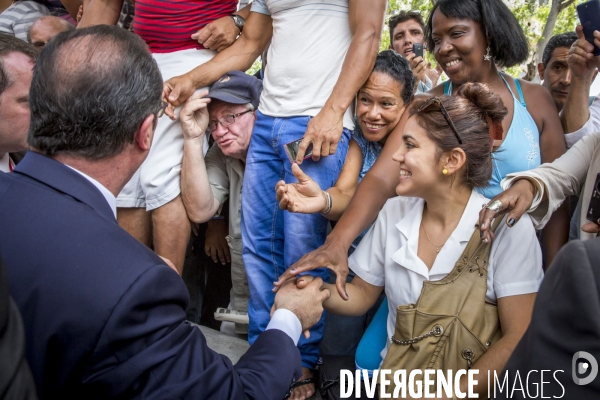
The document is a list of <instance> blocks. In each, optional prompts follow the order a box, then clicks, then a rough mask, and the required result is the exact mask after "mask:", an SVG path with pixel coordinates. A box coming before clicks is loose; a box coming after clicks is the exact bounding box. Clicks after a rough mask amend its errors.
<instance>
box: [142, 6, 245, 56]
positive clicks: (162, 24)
mask: <svg viewBox="0 0 600 400" xmlns="http://www.w3.org/2000/svg"><path fill="white" fill-rule="evenodd" d="M237 4H238V0H137V1H136V2H135V18H134V20H133V31H134V32H135V33H137V34H138V35H139V36H141V37H142V39H144V40H145V41H146V43H147V44H148V46H149V47H150V50H151V51H152V52H153V53H172V52H174V51H179V50H187V49H203V48H204V47H202V45H200V44H199V43H198V42H197V41H195V40H193V39H192V38H191V36H192V34H194V33H196V32H197V31H198V29H201V28H202V27H204V26H205V25H207V24H208V23H210V22H212V21H214V20H216V19H219V18H222V17H225V16H228V15H230V14H232V13H233V12H235V11H236V7H237Z"/></svg>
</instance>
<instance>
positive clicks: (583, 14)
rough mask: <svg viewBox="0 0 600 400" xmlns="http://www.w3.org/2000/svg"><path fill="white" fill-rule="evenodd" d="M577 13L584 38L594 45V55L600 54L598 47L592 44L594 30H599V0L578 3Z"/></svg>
mask: <svg viewBox="0 0 600 400" xmlns="http://www.w3.org/2000/svg"><path fill="white" fill-rule="evenodd" d="M577 15H578V16H579V22H580V23H581V26H582V27H583V34H584V35H585V40H587V41H588V42H590V43H591V44H592V45H594V55H595V56H600V47H598V46H596V45H595V44H594V31H600V1H598V0H592V1H586V2H585V3H582V4H579V5H578V6H577Z"/></svg>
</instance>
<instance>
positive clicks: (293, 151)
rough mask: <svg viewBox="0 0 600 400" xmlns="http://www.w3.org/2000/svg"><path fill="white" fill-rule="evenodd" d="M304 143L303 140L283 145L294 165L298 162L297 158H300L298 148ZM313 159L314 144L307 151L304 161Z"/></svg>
mask: <svg viewBox="0 0 600 400" xmlns="http://www.w3.org/2000/svg"><path fill="white" fill-rule="evenodd" d="M301 142H302V138H300V139H297V140H294V141H293V142H289V143H286V144H284V145H283V148H284V150H285V153H286V154H287V156H288V158H289V159H290V162H291V163H292V164H293V163H295V162H296V157H297V156H298V147H300V143H301ZM311 157H312V143H311V144H310V145H309V146H308V149H306V154H305V155H304V159H305V160H306V159H307V158H311Z"/></svg>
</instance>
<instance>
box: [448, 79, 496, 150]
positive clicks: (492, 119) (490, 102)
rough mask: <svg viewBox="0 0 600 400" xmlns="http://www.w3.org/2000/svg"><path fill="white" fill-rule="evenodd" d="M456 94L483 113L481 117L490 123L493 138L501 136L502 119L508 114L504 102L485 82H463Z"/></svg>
mask: <svg viewBox="0 0 600 400" xmlns="http://www.w3.org/2000/svg"><path fill="white" fill-rule="evenodd" d="M456 94H457V95H458V96H460V97H463V98H465V99H466V100H468V101H470V102H471V103H473V104H474V105H475V107H477V108H478V109H479V110H480V112H482V113H483V118H484V119H485V120H486V123H487V124H488V125H490V129H491V128H494V130H495V131H496V132H495V134H494V132H492V131H490V135H491V136H492V137H493V138H495V139H501V138H502V131H503V129H502V120H503V119H504V117H505V116H506V114H508V110H507V109H506V107H505V106H504V102H503V101H502V99H501V98H500V96H498V95H497V94H496V93H494V92H492V90H491V89H490V87H489V86H488V85H486V84H485V83H476V82H470V83H464V84H462V85H461V86H460V87H459V88H458V91H457V92H456Z"/></svg>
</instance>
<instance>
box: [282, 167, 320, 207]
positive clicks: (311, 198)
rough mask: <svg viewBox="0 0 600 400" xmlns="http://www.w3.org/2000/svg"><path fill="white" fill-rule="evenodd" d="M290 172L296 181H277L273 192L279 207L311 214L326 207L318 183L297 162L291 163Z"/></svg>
mask: <svg viewBox="0 0 600 400" xmlns="http://www.w3.org/2000/svg"><path fill="white" fill-rule="evenodd" d="M292 173H293V174H294V176H295V177H296V179H298V183H289V184H286V183H285V182H284V181H279V182H277V185H275V192H276V196H277V201H278V202H279V208H281V209H282V210H288V211H289V212H295V213H302V214H313V213H317V212H323V211H325V210H326V209H327V206H328V204H327V202H328V201H327V198H326V197H325V195H324V194H323V190H321V187H320V186H319V184H318V183H317V182H315V181H313V180H312V179H311V177H310V176H308V175H306V174H305V173H304V172H303V171H302V170H301V169H300V166H299V165H298V164H292Z"/></svg>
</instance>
